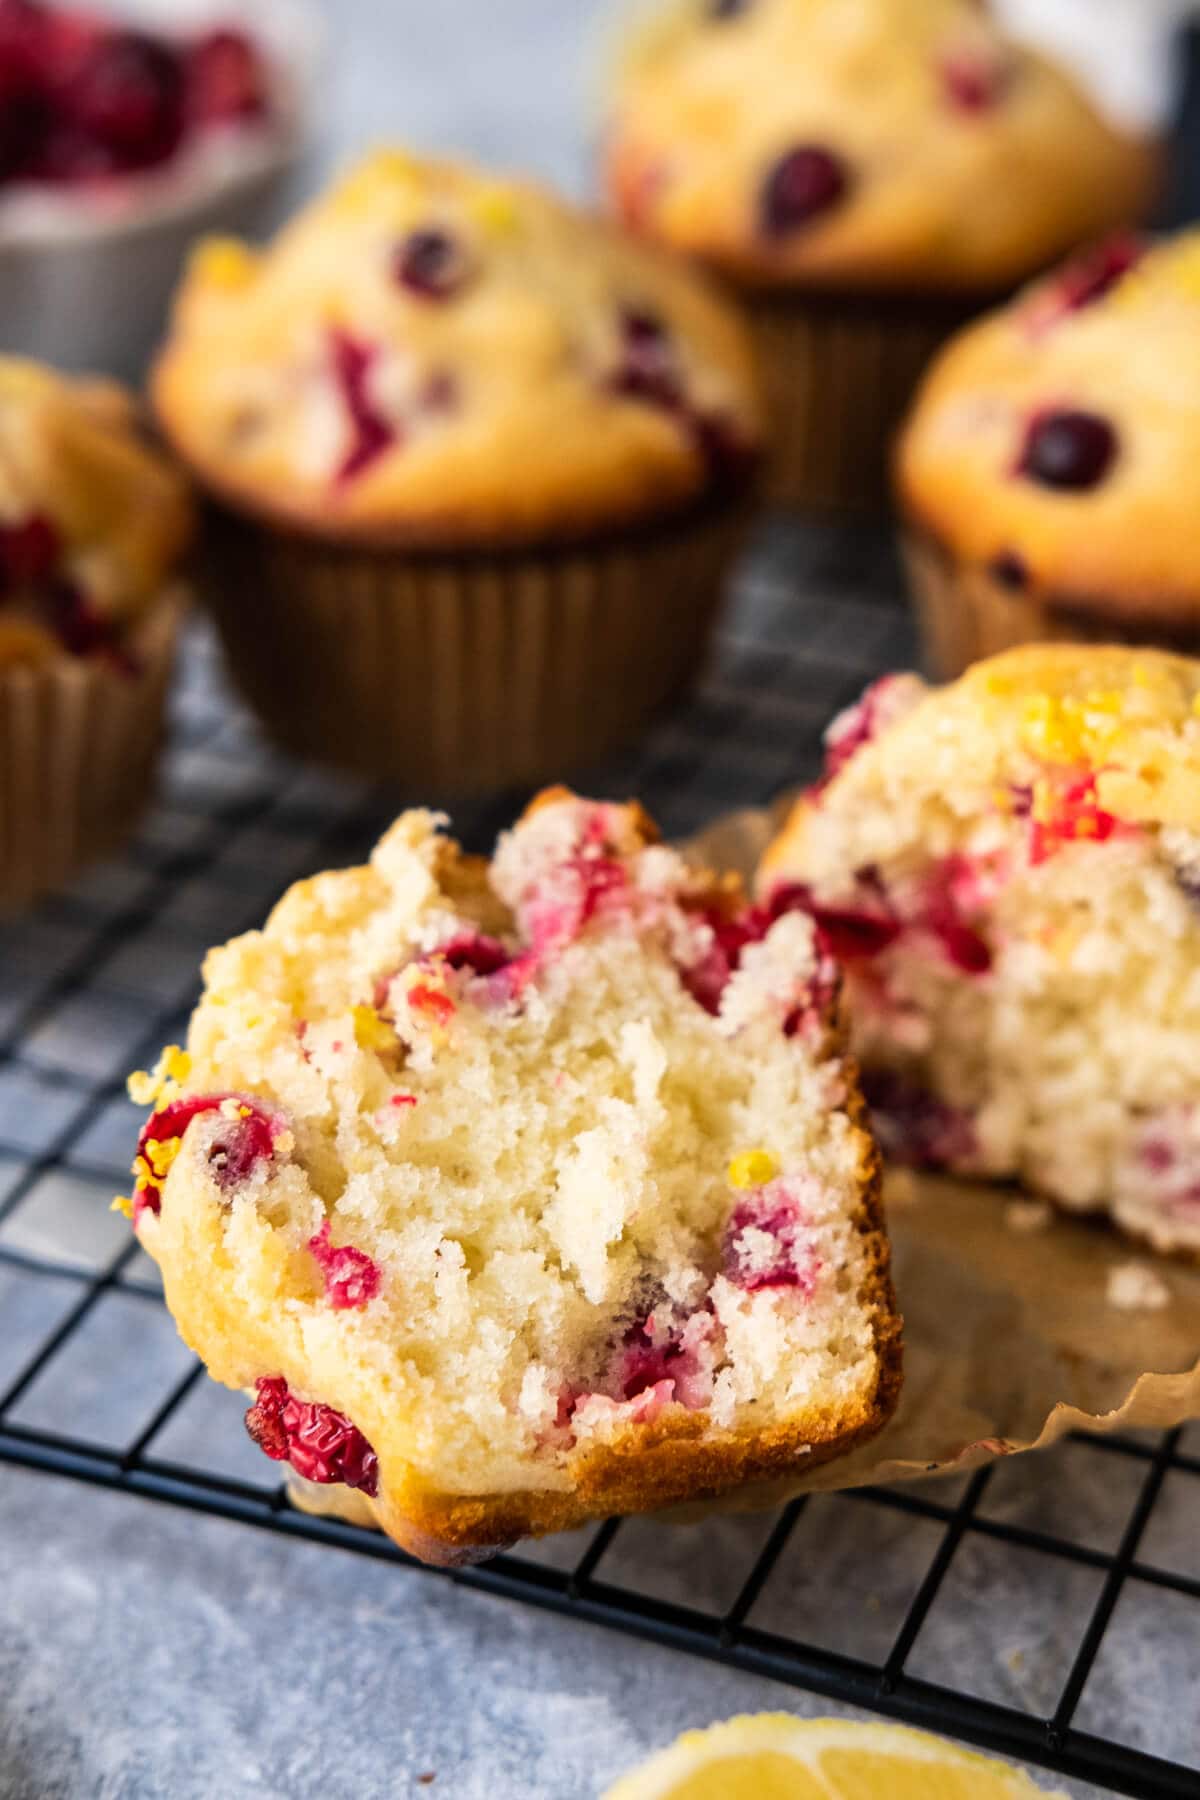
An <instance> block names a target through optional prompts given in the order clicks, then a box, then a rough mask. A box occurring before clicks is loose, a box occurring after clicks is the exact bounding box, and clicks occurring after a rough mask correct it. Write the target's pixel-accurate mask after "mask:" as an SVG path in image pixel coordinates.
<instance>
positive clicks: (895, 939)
mask: <svg viewBox="0 0 1200 1800" xmlns="http://www.w3.org/2000/svg"><path fill="white" fill-rule="evenodd" d="M827 744H828V750H829V764H828V771H827V779H826V781H825V782H824V783H823V784H822V785H820V786H819V787H818V788H816V789H815V790H813V792H812V793H810V794H809V795H807V796H806V797H805V798H804V799H803V800H801V801H800V802H799V803H798V805H797V806H796V808H795V810H794V812H793V813H792V816H791V818H790V819H789V821H788V822H787V824H786V826H785V827H784V830H783V832H782V833H781V835H780V836H779V838H778V839H777V840H776V842H775V844H774V845H773V846H772V848H771V850H770V851H769V852H768V855H767V857H766V859H765V863H764V867H763V871H762V877H761V879H762V884H763V887H764V891H765V892H766V893H767V894H768V895H771V896H774V899H775V903H776V904H777V905H778V904H782V903H783V901H784V899H785V898H786V899H788V900H790V901H792V902H798V903H802V904H804V905H806V906H808V908H809V909H810V911H811V912H812V914H813V917H814V919H815V920H816V922H817V924H818V927H819V928H820V930H821V931H822V933H823V934H824V938H825V941H826V944H827V947H829V948H832V949H833V950H835V951H836V952H837V953H838V954H839V955H840V957H841V958H842V960H843V963H844V966H845V970H846V980H847V999H848V1002H849V1005H850V1011H851V1015H852V1021H853V1041H854V1047H855V1050H856V1053H857V1055H858V1057H859V1060H860V1062H861V1064H862V1067H863V1084H864V1091H865V1092H866V1094H867V1097H868V1099H869V1100H870V1101H871V1102H872V1104H873V1107H874V1110H875V1118H876V1122H877V1126H878V1130H879V1135H880V1140H881V1143H882V1145H883V1147H884V1149H885V1151H890V1152H891V1153H892V1154H893V1155H896V1156H898V1157H899V1158H900V1159H901V1160H907V1161H910V1162H916V1163H918V1164H923V1165H926V1166H930V1167H942V1168H950V1169H955V1170H958V1171H960V1172H961V1173H966V1174H979V1175H987V1176H1004V1177H1017V1178H1019V1179H1020V1180H1021V1181H1023V1182H1024V1183H1026V1184H1027V1185H1028V1186H1029V1187H1031V1188H1033V1189H1035V1190H1037V1191H1038V1192H1040V1193H1042V1194H1045V1195H1047V1196H1048V1197H1049V1198H1051V1199H1053V1200H1055V1201H1058V1202H1059V1203H1060V1204H1061V1205H1063V1206H1065V1207H1069V1208H1072V1209H1075V1210H1081V1211H1090V1210H1106V1211H1108V1212H1109V1213H1111V1215H1112V1216H1113V1218H1114V1219H1115V1220H1116V1222H1117V1223H1118V1224H1119V1225H1121V1226H1122V1227H1124V1228H1125V1229H1126V1230H1127V1231H1130V1232H1132V1233H1135V1234H1136V1235H1138V1236H1140V1237H1143V1238H1146V1239H1148V1240H1149V1241H1150V1242H1151V1243H1152V1244H1154V1245H1155V1246H1157V1247H1158V1248H1161V1249H1172V1250H1186V1251H1188V1252H1190V1253H1192V1254H1197V1253H1200V663H1198V662H1194V661H1191V660H1189V659H1187V658H1183V657H1175V656H1170V655H1167V654H1165V653H1162V652H1155V651H1137V650H1131V649H1130V650H1127V649H1120V648H1085V647H1075V646H1036V647H1028V648H1025V649H1021V650H1015V651H1012V652H1010V653H1009V654H1007V655H1005V656H1001V657H996V658H994V659H992V660H991V661H989V662H985V663H981V664H979V665H977V666H976V667H975V668H973V669H972V670H970V671H969V672H968V674H967V675H965V676H964V677H963V678H962V679H961V680H960V681H958V682H955V683H954V684H953V685H951V686H949V687H944V688H936V689H929V688H926V687H925V685H924V683H923V682H921V681H920V680H918V679H917V677H915V676H904V677H892V678H890V679H888V680H887V681H885V682H883V683H881V684H880V685H879V686H878V687H876V688H875V689H873V690H871V691H870V692H869V693H868V695H867V696H866V698H865V699H864V701H863V702H862V704H861V705H860V706H859V707H858V708H856V709H855V710H854V711H853V712H851V713H849V714H847V715H845V716H844V717H842V718H841V719H839V720H838V721H836V722H835V724H834V726H833V727H832V728H831V731H830V733H829V736H828V738H827Z"/></svg>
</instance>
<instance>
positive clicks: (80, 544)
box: [0, 357, 191, 668]
mask: <svg viewBox="0 0 1200 1800" xmlns="http://www.w3.org/2000/svg"><path fill="white" fill-rule="evenodd" d="M190 531H191V506H190V503H189V500H188V494H187V488H186V484H185V483H184V481H183V480H182V478H181V477H180V476H179V475H178V474H177V473H176V471H175V470H174V469H173V468H172V467H171V466H170V464H169V463H167V462H166V461H165V460H164V458H163V457H161V456H160V455H158V454H157V453H156V452H155V451H154V450H152V449H150V448H149V447H148V446H147V445H146V444H145V443H144V442H143V441H142V440H141V438H140V436H139V434H138V429H137V424H136V419H135V415H134V408H133V402H132V400H131V398H130V397H129V396H128V395H127V394H126V393H125V392H124V390H123V389H121V388H120V387H118V386H116V384H115V383H111V382H107V381H98V380H68V379H67V378H66V377H64V376H62V375H58V374H56V373H55V372H54V371H53V370H51V369H47V368H44V367H42V366H41V365H40V364H37V363H32V362H24V361H20V360H19V359H17V358H16V357H0V668H3V667H5V666H10V665H12V664H14V663H43V662H47V661H49V660H51V659H52V658H53V657H56V656H59V655H61V654H62V653H63V652H64V651H67V652H69V653H70V654H72V655H74V656H93V655H118V656H119V655H120V646H121V641H122V638H123V635H124V633H125V631H126V630H127V628H128V627H129V626H131V625H132V624H133V623H134V622H135V621H136V620H137V619H138V618H139V617H140V616H141V614H142V613H143V612H144V611H145V610H146V608H147V607H148V606H149V605H150V604H151V602H152V601H153V599H154V598H155V596H156V594H157V593H158V592H159V591H160V590H161V588H162V584H163V582H164V580H165V579H166V577H167V576H168V575H169V573H170V572H171V570H172V568H173V567H174V566H175V565H176V564H177V562H178V560H179V558H180V556H181V555H182V553H183V550H184V549H185V547H186V544H187V540H188V537H189V535H190Z"/></svg>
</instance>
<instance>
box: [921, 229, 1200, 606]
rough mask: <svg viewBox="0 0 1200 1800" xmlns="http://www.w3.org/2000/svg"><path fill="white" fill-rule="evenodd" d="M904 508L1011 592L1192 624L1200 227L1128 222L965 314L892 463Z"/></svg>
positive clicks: (1198, 467) (1197, 510)
mask: <svg viewBox="0 0 1200 1800" xmlns="http://www.w3.org/2000/svg"><path fill="white" fill-rule="evenodd" d="M897 473H898V483H899V490H900V495H901V499H902V502H903V505H904V507H905V510H906V512H907V514H908V516H909V518H910V520H911V522H912V523H913V524H914V525H915V526H916V528H917V529H918V530H919V531H920V530H923V531H925V532H927V533H929V534H931V535H932V536H933V537H934V538H935V539H936V540H937V542H938V543H939V544H940V545H942V546H943V547H944V548H945V549H946V550H947V551H949V552H950V553H951V554H952V555H953V556H954V557H955V558H956V559H958V561H959V562H960V563H962V564H965V565H967V566H968V567H973V568H978V569H980V570H983V571H985V572H987V573H990V574H991V575H992V576H993V577H994V579H995V580H996V581H997V582H998V583H999V584H1000V585H1001V586H1002V587H1007V588H1010V589H1011V590H1012V591H1013V592H1014V593H1023V594H1025V593H1027V594H1029V595H1031V596H1034V597H1044V598H1046V599H1047V600H1049V601H1051V602H1055V601H1061V602H1062V604H1063V605H1064V607H1065V608H1069V609H1076V610H1078V611H1079V612H1080V613H1082V614H1087V615H1089V616H1092V617H1096V616H1098V617H1100V618H1101V619H1103V618H1106V617H1107V618H1111V619H1112V620H1113V621H1114V624H1119V625H1120V626H1121V627H1122V628H1125V627H1128V628H1130V629H1131V631H1132V628H1135V627H1137V626H1138V625H1139V624H1140V625H1143V626H1144V627H1145V628H1146V629H1147V630H1149V629H1154V630H1155V631H1162V630H1169V629H1170V628H1171V627H1172V625H1174V626H1175V627H1176V628H1177V629H1178V631H1179V634H1180V636H1181V637H1185V636H1186V635H1187V632H1188V631H1189V629H1190V630H1191V631H1192V632H1193V633H1194V631H1195V629H1196V626H1197V624H1198V623H1200V532H1198V531H1197V529H1196V520H1197V518H1198V517H1200V231H1197V230H1193V231H1188V232H1185V233H1183V234H1181V235H1180V236H1178V237H1175V238H1167V239H1163V240H1161V241H1160V242H1157V243H1153V244H1143V243H1141V242H1139V241H1137V240H1136V239H1132V238H1128V237H1121V238H1117V239H1114V240H1110V241H1109V242H1107V243H1103V244H1101V245H1099V246H1097V247H1096V248H1095V249H1093V250H1091V251H1089V252H1086V253H1084V254H1083V255H1082V256H1080V257H1078V258H1077V259H1075V260H1074V261H1073V262H1071V263H1069V264H1067V266H1066V267H1065V268H1063V269H1061V270H1059V271H1058V272H1057V273H1056V274H1054V275H1052V276H1050V277H1048V278H1047V279H1046V280H1045V281H1042V282H1038V283H1037V284H1036V285H1034V286H1033V287H1031V288H1029V289H1028V290H1027V291H1026V292H1025V293H1023V294H1022V295H1021V296H1020V297H1019V299H1017V300H1016V301H1015V302H1014V303H1013V304H1012V305H1011V306H1008V307H1005V308H1004V309H1003V310H1002V311H1000V312H996V313H993V314H992V315H991V316H989V317H988V318H986V319H984V320H982V321H980V323H979V324H977V325H973V326H971V327H969V328H968V329H967V330H966V331H965V332H963V333H962V335H961V336H960V337H958V338H956V339H955V340H954V342H953V343H952V344H951V345H950V346H949V347H948V348H947V349H946V351H945V352H944V353H943V354H942V356H941V357H940V358H939V359H938V361H937V362H936V364H935V365H934V367H933V369H932V370H931V371H930V373H929V375H928V377H927V378H926V381H925V384H924V386H923V388H922V390H921V393H920V395H919V397H918V400H917V404H916V407H915V408H914V411H913V413H912V416H911V418H910V420H909V422H908V425H907V426H906V428H905V432H904V436H903V438H902V440H901V444H900V448H899V455H898V461H897Z"/></svg>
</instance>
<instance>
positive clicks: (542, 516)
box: [153, 153, 759, 790]
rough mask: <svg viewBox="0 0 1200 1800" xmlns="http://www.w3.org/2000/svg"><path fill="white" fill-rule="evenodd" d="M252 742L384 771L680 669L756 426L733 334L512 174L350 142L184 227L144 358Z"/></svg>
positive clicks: (687, 276) (724, 314)
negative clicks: (299, 199) (189, 256)
mask: <svg viewBox="0 0 1200 1800" xmlns="http://www.w3.org/2000/svg"><path fill="white" fill-rule="evenodd" d="M153 390H154V398H155V402H156V405H157V410H158V414H159V417H160V419H161V421H162V424H163V427H164V429H165V431H166V433H167V435H168V437H169V438H170V440H171V441H172V443H173V444H174V446H175V448H176V449H177V450H178V451H179V453H180V454H181V456H182V457H183V459H184V461H185V462H186V463H187V464H188V465H189V466H190V467H191V469H192V470H193V472H194V473H195V474H196V476H197V477H198V479H199V480H200V482H201V483H202V485H203V486H204V487H205V488H206V489H207V490H208V492H209V494H210V495H211V496H212V498H213V501H214V507H213V519H212V549H213V558H212V571H211V579H210V582H209V593H210V597H211V601H212V605H213V607H214V610H215V612H216V615H217V619H218V623H219V625H220V628H221V631H222V635H223V637H224V640H225V646H226V649H227V651H228V655H229V660H230V664H231V666H232V669H233V672H234V674H235V676H236V677H237V679H238V680H239V682H240V683H241V685H242V687H243V688H244V690H245V692H246V694H247V696H248V697H249V699H250V700H251V702H252V703H253V705H254V706H255V707H256V708H257V709H258V710H259V712H260V713H261V714H262V716H263V718H264V719H265V721H266V722H267V724H268V726H269V727H270V729H271V730H272V731H273V732H274V734H275V736H276V737H277V738H278V739H279V740H280V742H281V743H283V744H284V745H285V746H286V747H287V748H289V749H291V750H294V751H296V752H298V753H300V754H302V755H310V756H314V757H321V758H325V759H328V760H330V761H332V762H335V763H340V764H342V765H343V766H345V767H347V768H351V769H356V770H359V771H362V772H364V773H367V774H371V775H379V776H390V777H393V778H395V779H397V780H401V781H403V782H404V783H405V784H406V785H408V786H409V787H410V788H411V787H412V786H413V785H414V784H415V783H417V782H418V781H421V782H425V783H428V784H429V785H430V786H431V787H432V788H434V789H436V790H446V789H463V788H480V787H495V786H500V785H502V784H505V783H509V782H518V781H526V780H529V779H533V778H536V777H539V776H543V775H545V774H546V773H547V771H548V770H552V769H553V770H557V769H560V768H562V767H563V766H566V765H571V764H577V763H580V762H582V761H584V760H586V759H587V758H589V757H595V756H599V755H600V754H601V753H603V752H604V751H606V750H608V749H609V748H611V747H612V746H613V745H614V744H616V743H618V742H619V741H620V740H621V739H623V738H624V737H626V736H628V735H629V734H630V733H631V732H632V731H633V730H635V729H636V728H637V727H638V726H639V725H641V724H642V723H643V722H644V721H645V720H646V718H647V717H648V716H649V715H650V714H651V713H653V711H654V710H655V709H656V708H657V707H659V706H660V705H662V704H663V703H664V702H666V701H668V700H670V699H671V698H672V697H673V696H674V695H676V694H677V693H678V691H679V690H680V689H681V688H682V687H683V686H684V685H685V684H686V683H687V681H688V680H689V679H690V678H691V676H692V675H693V674H694V673H695V671H696V668H697V665H698V664H699V662H700V660H701V658H702V656H703V653H704V649H705V645H706V642H707V638H708V633H709V627H710V625H711V623H712V620H713V617H714V614H715V611H716V608H717V604H718V601H719V599H720V595H721V589H722V583H723V580H724V576H725V573H726V570H727V567H728V564H729V560H730V556H731V554H732V552H733V551H734V549H735V548H736V545H737V542H738V538H739V533H740V529H741V525H742V519H743V502H744V495H745V490H746V485H747V480H748V478H749V474H750V471H751V468H752V465H753V461H754V448H755V446H756V444H757V442H758V438H759V418H758V410H757V402H756V398H755V392H754V382H753V372H752V366H751V355H750V351H749V348H748V345H747V343H746V342H745V339H744V335H743V333H742V330H741V328H740V326H739V324H738V322H737V321H736V319H735V318H733V317H732V316H731V315H730V314H729V312H728V310H727V309H726V308H725V307H724V306H723V305H722V304H720V303H719V302H718V301H716V300H715V299H713V298H712V297H711V296H710V295H709V294H708V292H707V291H706V290H705V289H704V288H703V287H702V286H701V285H700V284H699V282H698V281H697V279H696V278H695V277H694V276H693V275H692V274H691V273H690V272H689V271H687V270H683V269H680V268H678V267H675V266H673V265H672V264H671V263H670V262H669V261H668V260H666V259H661V258H659V257H658V256H656V255H654V254H653V253H650V252H647V251H645V250H643V249H641V248H639V247H638V246H636V245H634V244H632V243H631V242H630V241H629V240H628V239H627V238H625V237H623V236H622V235H621V234H620V233H618V232H616V231H614V230H613V229H611V228H610V227H608V226H607V225H604V224H602V223H599V222H597V221H594V220H591V219H589V218H587V217H586V216H584V215H582V214H580V213H578V212H575V211H572V210H571V209H570V208H569V207H567V206H566V205H565V204H563V203H562V202H560V201H558V200H556V199H554V198H553V197H552V196H550V195H549V194H546V193H543V192H541V191H540V190H538V189H536V188H534V187H530V186H526V185H523V184H520V183H516V182H511V181H502V180H498V179H494V178H492V177H491V176H485V175H483V174H481V173H479V172H475V171H471V170H467V169H460V168H457V167H451V166H449V165H447V164H443V163H432V162H418V161H416V160H414V159H412V158H410V157H407V156H405V155H402V154H399V153H385V154H379V155H376V156H375V157H373V158H372V159H370V160H369V161H368V162H367V163H366V164H365V165H363V166H361V167H360V168H359V169H357V170H356V171H355V172H354V173H353V174H351V175H350V176H349V178H348V179H346V180H345V181H343V182H342V183H341V185H340V186H338V187H337V188H335V189H334V191H333V192H332V193H330V194H329V195H327V196H325V197H324V198H321V199H319V200H317V201H316V202H315V203H314V204H313V205H312V206H311V207H310V208H309V209H308V210H307V211H305V212H303V213H302V214H301V215H300V216H299V217H298V218H297V219H296V220H295V221H294V222H293V223H292V224H291V225H290V226H289V227H288V228H287V229H285V230H284V231H283V232H282V233H281V235H280V236H279V237H278V238H277V239H276V241H275V242H274V244H273V245H272V246H271V247H270V248H269V249H267V250H266V251H264V252H262V253H261V254H256V253H255V252H253V251H250V250H248V249H246V248H244V247H243V246H241V245H239V244H235V243H232V242H220V243H210V244H207V245H205V246H203V247H202V248H201V250H200V251H199V253H198V254H197V256H196V257H195V258H194V260H193V262H192V264H191V266H190V269H189V271H188V274H187V276H186V278H185V280H184V282H183V286H182V289H181V292H180V294H179V297H178V302H177V305H176V307H175V312H174V320H173V325H172V329H171V332H170V336H169V338H168V341H167V344H166V347H165V349H164V350H163V352H162V354H161V356H160V358H159V360H158V363H157V367H156V370H155V373H154V380H153Z"/></svg>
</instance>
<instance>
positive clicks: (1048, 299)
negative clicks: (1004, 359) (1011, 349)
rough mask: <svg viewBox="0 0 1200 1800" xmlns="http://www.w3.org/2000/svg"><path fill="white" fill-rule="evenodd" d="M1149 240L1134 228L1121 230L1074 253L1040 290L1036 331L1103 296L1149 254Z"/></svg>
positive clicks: (1033, 321)
mask: <svg viewBox="0 0 1200 1800" xmlns="http://www.w3.org/2000/svg"><path fill="white" fill-rule="evenodd" d="M1145 249H1146V246H1145V243H1144V242H1143V240H1142V239H1141V238H1139V237H1137V236H1136V235H1135V234H1134V233H1132V232H1120V233H1119V234H1118V235H1117V236H1115V237H1111V238H1107V239H1105V241H1104V242H1103V243H1100V244H1093V245H1092V246H1091V248H1090V249H1087V250H1084V251H1082V252H1081V253H1080V254H1079V255H1078V256H1076V257H1073V258H1072V260H1071V261H1070V262H1069V263H1068V264H1067V265H1066V267H1065V268H1064V269H1063V270H1062V271H1061V272H1060V273H1059V275H1058V276H1057V278H1056V279H1055V280H1054V281H1053V282H1052V283H1050V285H1049V286H1048V287H1046V288H1044V289H1042V290H1041V291H1040V292H1039V293H1037V294H1036V295H1035V296H1034V298H1033V300H1032V302H1031V304H1030V311H1029V323H1030V325H1031V326H1032V327H1033V328H1034V330H1035V331H1042V330H1045V329H1047V328H1048V327H1049V326H1051V325H1054V324H1056V323H1057V322H1058V320H1059V319H1062V318H1066V317H1067V316H1068V315H1069V314H1070V313H1075V312H1079V311H1080V310H1081V309H1082V308H1083V307H1085V306H1091V305H1092V304H1093V303H1094V302H1095V301H1097V300H1102V299H1103V298H1104V296H1105V294H1107V293H1108V292H1109V291H1110V290H1111V289H1112V288H1114V287H1115V286H1116V285H1117V283H1118V281H1120V280H1121V279H1122V277H1123V276H1125V275H1128V273H1129V271H1130V269H1132V268H1135V267H1136V266H1137V264H1138V263H1139V262H1140V261H1141V259H1142V257H1143V256H1144V254H1145Z"/></svg>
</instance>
